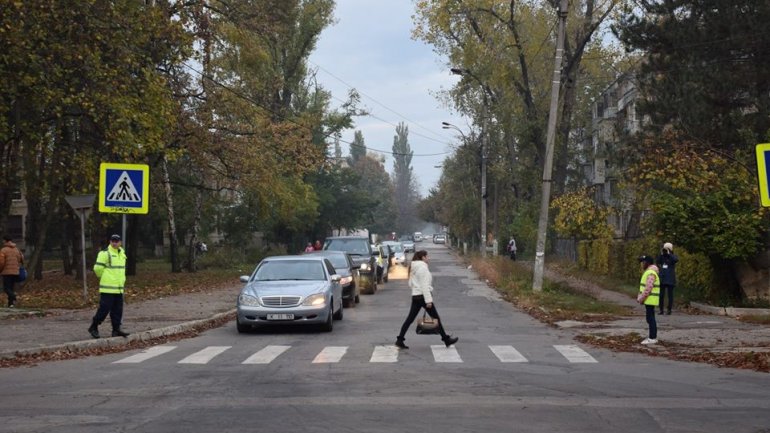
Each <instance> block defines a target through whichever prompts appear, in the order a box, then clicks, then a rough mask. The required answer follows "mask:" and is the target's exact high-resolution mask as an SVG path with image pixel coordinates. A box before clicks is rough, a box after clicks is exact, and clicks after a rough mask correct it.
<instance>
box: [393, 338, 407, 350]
mask: <svg viewBox="0 0 770 433" xmlns="http://www.w3.org/2000/svg"><path fill="white" fill-rule="evenodd" d="M396 347H398V348H399V349H408V348H409V346H407V345H406V344H404V339H403V338H396Z"/></svg>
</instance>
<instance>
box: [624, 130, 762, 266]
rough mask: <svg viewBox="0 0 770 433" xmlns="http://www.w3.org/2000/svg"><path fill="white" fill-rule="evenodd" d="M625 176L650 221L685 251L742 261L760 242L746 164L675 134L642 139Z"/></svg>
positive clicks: (758, 218) (759, 213)
mask: <svg viewBox="0 0 770 433" xmlns="http://www.w3.org/2000/svg"><path fill="white" fill-rule="evenodd" d="M643 147H644V148H645V149H646V150H647V152H646V155H645V157H644V159H642V160H640V161H639V162H638V164H637V165H636V166H635V167H634V168H633V169H632V170H631V172H630V174H631V176H632V178H633V179H634V180H635V182H636V184H637V185H638V186H639V188H640V190H641V191H643V195H644V197H646V199H647V202H648V203H649V206H650V209H651V210H652V215H651V216H650V220H649V221H650V223H651V225H652V226H653V227H654V229H655V230H656V231H658V232H659V233H665V234H666V236H668V239H669V240H670V241H671V242H673V243H674V244H676V245H681V246H683V247H684V248H686V249H687V250H688V251H692V252H695V253H701V254H705V255H708V256H714V257H721V258H724V259H747V258H749V257H751V256H752V255H754V254H756V253H757V251H758V250H759V248H760V246H761V236H762V233H763V231H764V226H765V225H766V221H765V219H764V218H763V217H764V215H765V210H764V209H763V208H758V207H757V205H756V201H757V199H756V197H757V194H758V193H757V185H756V178H755V177H754V176H753V175H752V174H751V173H750V172H749V171H748V170H746V168H745V165H742V164H736V161H735V160H734V159H728V158H725V157H724V156H722V155H721V154H717V153H714V152H710V151H707V150H703V149H700V148H699V146H695V145H693V144H691V143H689V142H687V141H683V140H681V139H680V138H678V137H677V136H674V135H669V136H666V137H665V138H663V139H662V140H660V141H654V142H649V143H645V144H644V145H643Z"/></svg>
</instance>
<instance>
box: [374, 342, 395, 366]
mask: <svg viewBox="0 0 770 433" xmlns="http://www.w3.org/2000/svg"><path fill="white" fill-rule="evenodd" d="M397 361H398V347H396V346H377V347H375V348H374V352H372V358H371V359H370V360H369V362H397Z"/></svg>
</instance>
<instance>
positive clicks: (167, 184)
mask: <svg viewBox="0 0 770 433" xmlns="http://www.w3.org/2000/svg"><path fill="white" fill-rule="evenodd" d="M160 169H161V175H162V176H163V191H164V192H165V193H166V208H167V209H168V238H169V239H168V241H169V253H170V254H171V272H182V268H181V267H180V266H179V246H178V244H177V239H176V221H175V220H174V196H173V190H172V188H171V179H170V178H169V174H168V160H167V159H166V156H165V155H164V156H163V158H162V159H161V162H160Z"/></svg>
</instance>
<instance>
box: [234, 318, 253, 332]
mask: <svg viewBox="0 0 770 433" xmlns="http://www.w3.org/2000/svg"><path fill="white" fill-rule="evenodd" d="M235 328H236V329H238V333H239V334H243V333H246V332H249V331H251V326H249V325H244V324H242V323H241V322H240V321H239V320H238V319H235Z"/></svg>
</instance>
